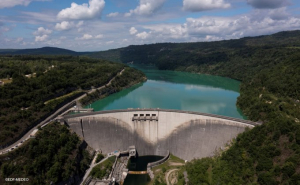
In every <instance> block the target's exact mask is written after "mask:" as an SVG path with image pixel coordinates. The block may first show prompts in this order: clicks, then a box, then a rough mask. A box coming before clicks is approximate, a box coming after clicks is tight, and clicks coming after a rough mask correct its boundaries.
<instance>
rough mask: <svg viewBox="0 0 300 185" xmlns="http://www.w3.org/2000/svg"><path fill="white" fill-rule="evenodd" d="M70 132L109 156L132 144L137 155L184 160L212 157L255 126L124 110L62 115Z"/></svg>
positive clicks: (204, 116)
mask: <svg viewBox="0 0 300 185" xmlns="http://www.w3.org/2000/svg"><path fill="white" fill-rule="evenodd" d="M64 122H65V123H66V124H67V125H68V126H69V127H70V129H71V130H73V131H74V132H76V133H77V134H78V135H79V136H80V137H82V138H84V140H85V141H86V142H87V143H88V144H89V145H90V146H91V147H92V148H94V149H95V150H101V151H102V152H104V153H108V152H111V151H114V150H120V151H122V150H126V149H127V147H128V146H131V145H135V146H136V149H137V153H138V155H160V156H165V155H166V153H167V151H170V153H172V154H174V155H176V156H178V157H180V158H182V159H184V160H191V159H193V158H202V157H208V156H212V155H213V154H214V152H215V151H216V150H218V149H219V148H221V147H223V146H224V145H225V144H226V143H227V142H228V141H230V140H231V139H233V138H235V137H236V136H237V135H238V134H239V133H241V132H243V131H244V130H245V128H246V127H249V128H253V127H254V126H255V125H257V123H254V122H250V121H246V120H241V119H236V118H229V117H224V116H217V115H211V114H204V113H198V112H188V111H178V110H162V109H126V110H114V111H100V112H92V113H82V114H75V115H67V116H64Z"/></svg>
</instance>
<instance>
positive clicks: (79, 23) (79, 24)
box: [76, 21, 84, 28]
mask: <svg viewBox="0 0 300 185" xmlns="http://www.w3.org/2000/svg"><path fill="white" fill-rule="evenodd" d="M83 24H84V21H79V22H78V23H77V25H76V27H77V28H79V27H81V26H82V25H83Z"/></svg>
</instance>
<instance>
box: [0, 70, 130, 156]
mask: <svg viewBox="0 0 300 185" xmlns="http://www.w3.org/2000/svg"><path fill="white" fill-rule="evenodd" d="M124 70H125V68H123V69H122V70H121V71H120V72H119V73H118V74H117V75H116V76H115V77H113V78H112V79H111V80H110V81H109V82H108V83H107V84H105V85H103V86H101V87H98V88H97V89H91V90H90V91H88V92H87V93H86V94H83V95H82V96H80V97H78V98H76V99H75V100H73V101H71V102H69V103H67V104H66V105H64V106H63V107H61V108H59V109H58V110H57V111H55V112H54V113H53V114H52V115H50V116H49V117H47V118H46V119H45V120H44V121H42V122H41V123H39V124H37V125H36V126H35V127H33V128H32V129H31V130H29V131H28V132H27V133H26V134H25V135H24V136H23V137H22V138H21V139H19V140H18V141H16V142H15V143H14V144H11V145H10V146H8V147H6V148H3V149H1V150H0V155H2V154H6V153H8V152H10V151H12V150H11V149H12V148H14V149H15V148H16V147H18V146H20V145H21V144H22V143H23V142H24V141H25V140H27V139H29V138H30V135H31V134H32V133H34V132H36V131H35V130H36V129H38V127H40V126H41V127H42V126H45V125H47V124H48V123H49V122H51V121H52V120H53V119H55V118H56V117H57V116H58V115H59V114H60V113H61V112H62V111H64V110H65V109H67V108H68V107H70V106H71V105H72V104H75V103H76V102H77V101H79V100H81V99H82V98H84V97H86V96H87V94H91V93H93V92H96V90H101V89H103V88H105V86H108V85H110V84H111V82H112V81H113V80H114V79H115V78H116V77H117V76H119V75H122V73H123V72H124Z"/></svg>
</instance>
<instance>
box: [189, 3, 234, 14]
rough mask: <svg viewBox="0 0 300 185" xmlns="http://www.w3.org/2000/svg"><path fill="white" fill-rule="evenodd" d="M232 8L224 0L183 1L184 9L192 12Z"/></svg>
mask: <svg viewBox="0 0 300 185" xmlns="http://www.w3.org/2000/svg"><path fill="white" fill-rule="evenodd" d="M230 6H231V5H230V4H229V3H225V2H224V0H183V9H184V10H186V11H192V12H197V11H206V10H212V9H224V8H230Z"/></svg>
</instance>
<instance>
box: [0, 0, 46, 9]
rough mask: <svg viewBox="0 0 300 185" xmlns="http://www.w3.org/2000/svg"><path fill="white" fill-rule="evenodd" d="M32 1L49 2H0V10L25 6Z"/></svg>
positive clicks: (7, 0) (20, 0)
mask: <svg viewBox="0 0 300 185" xmlns="http://www.w3.org/2000/svg"><path fill="white" fill-rule="evenodd" d="M32 1H49V0H1V2H0V9H1V8H10V7H14V6H17V5H22V6H27V5H29V3H31V2H32Z"/></svg>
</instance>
